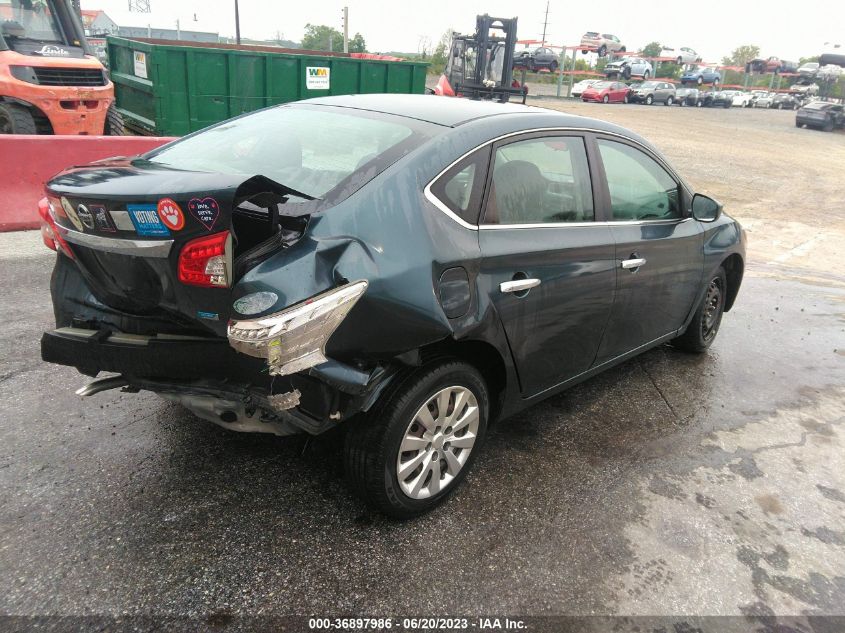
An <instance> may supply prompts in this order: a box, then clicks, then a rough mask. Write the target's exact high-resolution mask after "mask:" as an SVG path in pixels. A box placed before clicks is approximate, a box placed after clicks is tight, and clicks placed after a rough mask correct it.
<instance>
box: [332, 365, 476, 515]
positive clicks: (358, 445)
mask: <svg viewBox="0 0 845 633" xmlns="http://www.w3.org/2000/svg"><path fill="white" fill-rule="evenodd" d="M450 390H451V391H450ZM444 393H446V396H445V398H446V399H445V401H444V400H441V397H442V394H444ZM459 398H463V400H459ZM441 402H445V410H444V411H441V404H440V403H441ZM473 403H474V406H475V409H474V411H473ZM457 406H460V411H457V410H456V407H457ZM489 410H490V404H489V395H488V392H487V385H486V384H485V382H484V379H483V378H482V377H481V374H479V372H478V370H476V369H475V368H474V367H473V366H471V365H468V364H467V363H464V362H462V361H459V360H449V359H445V360H441V361H439V362H435V363H431V364H429V365H424V366H423V367H421V368H419V369H417V370H415V371H413V372H411V373H410V374H406V375H405V376H404V377H401V378H399V379H398V383H397V385H396V386H395V387H393V388H392V389H390V390H389V391H388V392H387V393H385V394H384V395H382V397H381V400H379V402H378V403H376V405H375V406H374V407H373V409H372V410H371V411H369V412H368V413H367V414H365V415H363V416H361V417H360V418H359V419H357V420H355V421H353V422H352V423H351V425H350V427H349V429H348V432H347V435H346V441H345V446H344V466H345V471H346V476H347V479H348V481H349V484H350V487H351V488H352V489H353V490H354V492H355V493H356V494H357V495H358V496H360V497H361V498H363V499H364V501H366V502H367V504H368V505H370V506H371V507H373V508H374V509H376V510H378V511H380V512H383V513H384V514H387V515H389V516H392V517H396V518H402V519H404V518H410V517H413V516H416V515H418V514H422V513H423V512H427V511H429V510H431V509H432V508H434V507H435V506H437V505H438V504H439V503H441V502H442V501H443V500H444V499H445V498H446V497H447V496H448V495H449V494H450V493H451V492H452V491H453V490H455V489H456V488H457V487H458V485H459V484H460V483H461V481H462V480H463V478H464V477H465V476H466V473H467V471H468V470H469V468H470V466H471V465H472V462H473V461H474V459H475V457H476V456H477V455H478V453H479V451H480V449H481V445H482V444H483V441H484V435H485V432H486V429H487V417H488V412H489ZM426 420H427V422H425V421H426ZM468 420H469V421H468ZM450 425H460V426H459V427H458V428H457V429H452V428H451V426H450ZM471 428H472V429H474V430H470V429H471ZM468 435H471V437H467V436H468ZM446 438H451V439H452V441H454V442H455V444H457V443H458V441H460V442H461V444H462V445H461V446H459V447H456V446H452V445H451V442H450V441H449V440H448V439H446ZM469 440H472V442H470V441H469ZM467 444H469V446H468V447H467ZM465 451H467V453H466V455H464V452H465ZM460 460H462V461H460ZM459 462H460V463H459ZM405 464H407V465H408V466H407V468H413V469H412V470H410V471H408V472H407V473H405V474H403V475H400V471H401V470H402V467H403V465H405ZM435 464H436V467H435ZM456 469H457V470H456ZM435 476H437V477H438V479H437V480H436V481H437V483H434V482H435V479H434V477H435ZM420 478H422V479H420ZM415 490H416V492H414V491H415Z"/></svg>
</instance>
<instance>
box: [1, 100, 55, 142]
mask: <svg viewBox="0 0 845 633" xmlns="http://www.w3.org/2000/svg"><path fill="white" fill-rule="evenodd" d="M0 102H2V103H9V104H12V105H18V106H21V107H23V108H26V109H27V110H29V111H30V113H31V114H32V118H33V119H35V126H36V128H37V130H38V134H52V133H53V124H52V122H51V121H50V117H48V116H47V113H46V112H44V110H42V109H41V108H39V107H38V106H37V105H35V104H34V103H30V102H29V101H24V100H23V99H18V98H17V97H7V96H2V95H0Z"/></svg>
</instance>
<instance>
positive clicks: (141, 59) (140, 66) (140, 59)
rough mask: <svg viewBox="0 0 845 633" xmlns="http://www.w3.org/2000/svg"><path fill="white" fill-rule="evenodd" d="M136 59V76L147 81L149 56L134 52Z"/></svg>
mask: <svg viewBox="0 0 845 633" xmlns="http://www.w3.org/2000/svg"><path fill="white" fill-rule="evenodd" d="M132 55H133V56H134V58H135V76H136V77H143V78H144V79H147V54H146V53H142V52H141V51H132Z"/></svg>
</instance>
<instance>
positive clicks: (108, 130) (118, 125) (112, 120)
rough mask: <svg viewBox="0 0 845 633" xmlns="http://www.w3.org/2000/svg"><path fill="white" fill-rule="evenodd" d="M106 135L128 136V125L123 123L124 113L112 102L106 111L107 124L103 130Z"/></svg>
mask: <svg viewBox="0 0 845 633" xmlns="http://www.w3.org/2000/svg"><path fill="white" fill-rule="evenodd" d="M103 134H104V135H105V136H126V125H125V124H124V123H123V115H122V114H120V112H118V111H117V108H116V107H115V106H114V104H113V103H112V104H111V105H110V106H109V111H108V112H107V113H106V125H105V129H104V130H103Z"/></svg>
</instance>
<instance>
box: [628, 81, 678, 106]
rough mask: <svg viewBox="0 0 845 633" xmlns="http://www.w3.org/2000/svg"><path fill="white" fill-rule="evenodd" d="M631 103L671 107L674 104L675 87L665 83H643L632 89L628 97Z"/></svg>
mask: <svg viewBox="0 0 845 633" xmlns="http://www.w3.org/2000/svg"><path fill="white" fill-rule="evenodd" d="M628 100H629V101H630V102H631V103H644V104H646V105H651V104H652V103H662V104H664V105H672V104H673V103H674V102H675V86H674V85H673V84H670V83H669V82H667V81H644V82H642V83H641V84H639V85H637V86H636V87H632V89H631V94H630V95H628Z"/></svg>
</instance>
